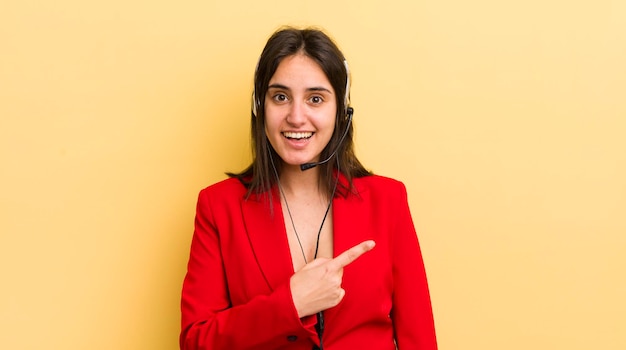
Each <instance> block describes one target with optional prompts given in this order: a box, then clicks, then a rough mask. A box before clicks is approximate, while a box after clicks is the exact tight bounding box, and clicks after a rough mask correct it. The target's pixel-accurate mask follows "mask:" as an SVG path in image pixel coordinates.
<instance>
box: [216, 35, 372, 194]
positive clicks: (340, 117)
mask: <svg viewBox="0 0 626 350" xmlns="http://www.w3.org/2000/svg"><path fill="white" fill-rule="evenodd" d="M298 53H302V54H304V55H306V56H308V57H310V58H311V59H313V60H314V61H315V62H316V63H317V64H318V65H319V66H320V67H321V68H322V70H323V71H324V73H325V74H326V77H327V78H328V80H329V82H330V84H331V85H332V87H333V89H334V90H335V96H336V100H337V101H336V102H337V116H336V118H335V130H334V132H333V135H332V136H331V138H330V141H329V142H328V144H327V145H326V147H325V148H324V149H323V150H322V153H321V154H320V159H326V158H328V156H330V155H331V154H332V152H333V151H334V150H335V149H338V150H337V154H336V155H335V156H334V157H333V159H331V160H330V161H329V162H327V163H325V164H322V165H319V167H320V179H319V181H320V182H319V184H320V186H321V188H323V189H324V190H325V191H327V194H328V196H331V194H332V192H333V188H334V185H335V180H336V177H335V174H336V172H340V173H342V174H343V175H344V176H345V177H346V179H347V181H348V183H347V184H342V183H341V182H340V183H339V188H337V193H340V194H343V195H347V194H348V193H349V191H350V190H352V187H353V186H352V179H353V178H356V177H362V176H366V175H370V174H371V173H370V172H369V171H368V170H366V169H365V168H364V167H363V165H362V164H361V162H359V160H358V159H357V157H356V155H355V153H354V142H353V134H354V129H353V127H352V123H348V118H347V108H348V106H347V102H348V100H349V99H348V98H347V97H349V96H348V95H347V94H348V93H347V91H346V90H347V88H348V87H349V86H348V85H347V82H348V78H349V72H348V69H347V65H346V64H345V63H344V62H345V57H344V56H343V54H342V53H341V51H340V50H339V48H338V47H337V45H335V43H334V42H333V41H332V40H331V39H330V38H329V37H328V35H326V34H324V33H323V32H322V31H320V30H318V29H312V28H307V29H296V28H291V27H286V28H283V29H280V30H278V31H276V32H275V33H274V34H273V35H272V36H271V37H270V38H269V39H268V41H267V43H266V45H265V48H264V49H263V52H262V53H261V57H260V58H259V62H258V64H257V69H256V72H255V74H254V94H253V102H252V103H253V106H252V113H251V119H250V125H251V137H252V159H253V160H252V164H251V165H250V166H249V167H248V168H247V169H245V170H244V171H242V172H241V173H228V175H229V176H230V177H236V178H238V179H239V180H240V181H241V182H242V183H243V184H244V185H245V186H246V187H247V188H248V195H250V194H252V193H256V194H262V193H266V194H268V195H269V196H271V193H270V191H269V189H271V187H272V186H273V185H274V184H275V183H276V181H277V179H276V176H275V174H274V170H273V168H272V162H273V163H274V164H276V165H280V164H281V159H280V157H279V156H278V154H277V153H276V151H275V150H274V149H273V147H272V146H271V144H270V143H269V141H268V139H267V135H266V134H265V94H266V93H267V90H268V85H269V81H270V79H271V78H272V76H273V75H274V73H275V72H276V69H277V68H278V65H279V64H280V62H281V61H282V60H283V59H284V58H285V57H289V56H293V55H295V54H298ZM255 112H256V115H255ZM346 128H349V129H348V132H347V134H346V137H345V139H344V140H343V142H341V143H340V140H341V137H342V136H343V133H344V132H345V131H346ZM337 147H338V148H337ZM270 157H272V158H271V159H270ZM277 171H278V172H280V166H279V167H278V168H277Z"/></svg>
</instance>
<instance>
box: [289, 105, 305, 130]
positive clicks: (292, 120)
mask: <svg viewBox="0 0 626 350" xmlns="http://www.w3.org/2000/svg"><path fill="white" fill-rule="evenodd" d="M305 122H306V105H305V104H304V103H303V102H299V101H298V100H294V101H293V102H292V103H291V105H290V108H289V114H288V115H287V123H289V124H290V125H293V126H299V125H302V124H304V123H305Z"/></svg>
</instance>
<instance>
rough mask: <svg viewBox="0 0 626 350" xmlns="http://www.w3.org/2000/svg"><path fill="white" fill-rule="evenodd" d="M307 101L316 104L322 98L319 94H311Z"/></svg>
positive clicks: (322, 100) (321, 100)
mask: <svg viewBox="0 0 626 350" xmlns="http://www.w3.org/2000/svg"><path fill="white" fill-rule="evenodd" d="M309 101H311V103H313V104H315V105H318V104H321V103H322V102H324V99H323V98H322V97H321V96H311V98H309Z"/></svg>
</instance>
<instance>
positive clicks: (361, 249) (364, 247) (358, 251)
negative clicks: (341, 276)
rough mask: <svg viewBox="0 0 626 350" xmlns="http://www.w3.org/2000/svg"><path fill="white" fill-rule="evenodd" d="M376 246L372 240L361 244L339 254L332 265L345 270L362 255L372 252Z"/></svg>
mask: <svg viewBox="0 0 626 350" xmlns="http://www.w3.org/2000/svg"><path fill="white" fill-rule="evenodd" d="M375 245H376V243H375V242H374V241H372V240H368V241H364V242H361V243H359V244H357V245H355V246H354V247H352V248H350V249H348V250H346V251H345V252H343V253H341V254H339V255H338V256H337V257H336V258H334V259H333V260H332V261H331V263H332V264H333V266H335V267H336V268H338V269H341V268H344V267H346V266H348V265H350V264H351V263H353V262H354V261H355V260H356V259H358V258H359V257H360V256H361V255H363V254H365V253H367V252H369V251H370V250H372V249H373V248H374V246H375Z"/></svg>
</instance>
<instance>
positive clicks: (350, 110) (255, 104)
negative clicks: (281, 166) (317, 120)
mask: <svg viewBox="0 0 626 350" xmlns="http://www.w3.org/2000/svg"><path fill="white" fill-rule="evenodd" d="M259 61H260V59H259ZM259 63H260V62H257V65H256V69H255V70H254V76H255V77H256V74H257V71H258V70H259ZM343 66H344V67H345V68H346V94H345V96H344V100H343V104H344V106H345V107H346V118H347V119H348V122H347V124H346V129H345V131H344V132H343V135H341V139H339V142H338V143H337V148H335V150H334V151H333V153H331V154H330V156H328V158H326V159H324V160H323V161H320V162H313V163H304V164H301V165H300V170H302V171H305V170H308V169H311V168H314V167H316V166H318V165H321V164H324V163H328V162H329V161H330V160H331V159H332V158H333V157H334V156H335V154H337V152H338V151H339V147H340V146H341V144H342V143H343V140H344V139H345V138H346V136H348V131H350V125H351V124H352V116H353V114H354V108H352V107H350V106H349V104H350V67H349V66H348V61H347V60H345V59H344V60H343ZM255 85H256V84H255ZM260 105H261V103H260V101H259V100H258V99H257V96H256V86H255V88H254V91H253V92H252V115H253V116H254V117H255V118H256V116H257V111H258V108H259V107H260Z"/></svg>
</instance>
